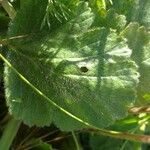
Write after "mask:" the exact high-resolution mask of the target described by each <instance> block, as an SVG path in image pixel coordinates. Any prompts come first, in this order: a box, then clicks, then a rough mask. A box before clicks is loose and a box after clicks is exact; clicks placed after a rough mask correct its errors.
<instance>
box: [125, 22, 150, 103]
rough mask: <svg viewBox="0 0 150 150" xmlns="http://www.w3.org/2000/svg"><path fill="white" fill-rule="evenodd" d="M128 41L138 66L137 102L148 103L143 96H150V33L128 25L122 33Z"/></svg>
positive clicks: (136, 26) (137, 26) (136, 24)
mask: <svg viewBox="0 0 150 150" xmlns="http://www.w3.org/2000/svg"><path fill="white" fill-rule="evenodd" d="M123 35H124V36H125V37H126V38H127V39H128V44H129V47H130V48H131V49H132V50H133V53H132V59H133V60H134V61H135V62H136V63H137V64H138V66H139V72H140V76H141V77H140V84H139V86H138V89H137V92H138V100H139V102H142V103H149V99H145V96H144V95H148V94H150V84H148V83H150V51H149V49H150V33H149V32H148V30H147V29H146V28H145V27H143V26H141V27H140V25H139V24H138V23H130V24H129V25H128V26H127V27H126V29H125V30H124V32H123Z"/></svg>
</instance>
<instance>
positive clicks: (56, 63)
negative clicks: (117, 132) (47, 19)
mask: <svg viewBox="0 0 150 150" xmlns="http://www.w3.org/2000/svg"><path fill="white" fill-rule="evenodd" d="M37 11H38V10H37ZM30 13H31V12H30ZM19 15H21V16H22V17H23V16H24V11H23V12H21V13H20V14H19ZM24 19H25V20H26V21H28V18H25V17H24ZM25 20H24V21H23V22H25ZM93 20H94V14H93V13H92V12H91V9H90V8H89V7H88V4H87V3H80V4H79V5H78V6H77V9H76V11H75V14H74V16H73V18H72V19H71V20H70V21H68V23H66V24H65V25H63V26H62V27H60V28H58V29H57V30H56V31H53V32H51V33H45V32H43V33H41V34H38V35H37V36H34V35H33V36H29V37H28V38H27V39H21V40H16V41H13V42H12V43H11V44H12V46H11V47H10V49H11V50H10V51H9V52H8V54H7V59H8V60H9V61H10V62H11V64H12V65H13V66H14V67H15V68H16V69H17V70H18V71H19V72H20V74H22V75H23V76H24V77H26V78H27V80H28V81H29V82H31V83H32V84H33V85H34V86H35V87H37V88H38V89H39V90H40V91H41V92H43V93H44V94H45V95H47V97H49V98H50V99H51V100H52V101H54V102H55V103H56V104H58V105H59V106H60V107H62V108H64V109H65V110H66V111H68V112H70V113H71V114H73V115H74V116H76V117H78V118H80V119H82V120H83V121H86V122H88V123H89V124H92V125H94V126H97V127H101V128H104V127H106V126H108V125H110V124H112V123H113V122H114V121H115V120H118V119H120V118H123V117H125V116H126V115H127V109H128V107H129V106H131V105H132V104H133V103H134V100H135V87H136V85H137V82H138V73H137V66H136V65H135V63H134V62H133V61H131V60H130V55H131V50H130V49H129V48H128V46H127V44H126V41H125V40H124V39H121V38H119V37H118V36H117V34H116V33H115V31H113V30H108V29H105V28H94V27H92V23H93ZM15 23H16V24H17V23H18V21H17V19H16V21H15V22H14V24H13V25H14V26H15ZM25 27H26V26H25ZM25 29H26V28H25ZM25 29H23V33H25V32H26V31H27V33H28V29H26V31H25ZM16 31H17V29H14V28H11V27H10V32H11V34H13V32H14V34H17V33H16ZM18 32H19V33H20V31H18ZM5 88H6V97H7V103H8V106H9V110H10V112H11V113H12V114H13V115H14V116H15V117H16V118H18V119H22V120H23V121H24V122H25V123H27V124H28V125H34V124H36V125H38V126H44V125H49V124H50V123H52V122H54V123H55V124H56V125H57V126H58V127H60V128H61V129H62V130H73V129H80V128H83V127H85V125H83V124H81V123H79V122H78V121H76V120H74V119H73V118H71V117H70V116H67V115H66V114H65V113H63V112H61V110H58V109H57V108H55V106H53V105H52V104H51V103H49V102H48V101H46V100H45V99H44V98H43V97H42V96H41V95H38V94H37V93H36V92H35V91H34V90H33V89H32V88H31V87H29V86H28V85H26V84H25V83H24V81H22V80H21V79H20V78H19V77H18V75H17V74H15V73H14V71H13V70H12V69H11V68H9V67H8V66H7V65H5Z"/></svg>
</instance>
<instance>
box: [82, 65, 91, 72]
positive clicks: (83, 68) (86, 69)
mask: <svg viewBox="0 0 150 150" xmlns="http://www.w3.org/2000/svg"><path fill="white" fill-rule="evenodd" d="M80 70H81V72H84V73H86V72H88V70H89V69H88V68H87V67H85V66H82V67H80Z"/></svg>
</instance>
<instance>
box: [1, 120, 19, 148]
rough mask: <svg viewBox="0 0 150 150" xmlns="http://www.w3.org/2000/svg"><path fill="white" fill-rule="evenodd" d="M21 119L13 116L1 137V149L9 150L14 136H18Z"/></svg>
mask: <svg viewBox="0 0 150 150" xmlns="http://www.w3.org/2000/svg"><path fill="white" fill-rule="evenodd" d="M20 124H21V121H20V120H15V119H14V118H11V119H10V121H9V122H8V124H7V125H6V127H5V130H4V132H3V135H2V137H1V139H0V149H1V150H9V149H10V146H11V144H12V142H13V139H14V137H15V136H16V134H17V132H18V129H19V127H20Z"/></svg>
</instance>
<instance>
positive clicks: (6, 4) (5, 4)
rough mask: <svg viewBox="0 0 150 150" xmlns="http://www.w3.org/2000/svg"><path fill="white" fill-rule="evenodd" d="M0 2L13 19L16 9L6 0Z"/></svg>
mask: <svg viewBox="0 0 150 150" xmlns="http://www.w3.org/2000/svg"><path fill="white" fill-rule="evenodd" d="M0 4H1V5H2V6H3V8H4V9H5V11H6V12H7V13H8V15H9V17H10V19H14V18H15V16H16V11H15V9H14V7H13V6H12V5H11V4H10V3H9V2H8V0H0Z"/></svg>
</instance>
